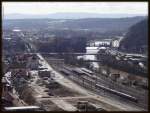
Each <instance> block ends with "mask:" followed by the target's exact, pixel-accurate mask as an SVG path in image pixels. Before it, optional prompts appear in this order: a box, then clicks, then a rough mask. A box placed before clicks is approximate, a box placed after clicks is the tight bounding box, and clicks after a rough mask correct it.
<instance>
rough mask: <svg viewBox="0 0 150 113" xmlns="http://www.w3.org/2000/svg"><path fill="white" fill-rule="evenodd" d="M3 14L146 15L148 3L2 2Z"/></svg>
mask: <svg viewBox="0 0 150 113" xmlns="http://www.w3.org/2000/svg"><path fill="white" fill-rule="evenodd" d="M2 5H3V10H4V11H3V12H4V15H5V14H16V13H17V14H50V13H66V12H69V13H70V12H71V13H73V12H77V13H80V12H85V13H100V14H110V13H111V14H137V15H138V14H142V15H148V2H2Z"/></svg>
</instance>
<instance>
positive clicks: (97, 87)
mask: <svg viewBox="0 0 150 113" xmlns="http://www.w3.org/2000/svg"><path fill="white" fill-rule="evenodd" d="M95 88H96V89H98V90H99V89H103V90H104V91H107V92H109V93H112V94H115V95H117V96H120V97H122V98H125V99H128V100H130V101H132V102H136V103H137V102H138V99H137V98H136V97H134V96H131V95H128V94H125V93H123V92H120V91H117V90H113V89H110V88H107V87H105V86H102V85H99V84H96V85H95Z"/></svg>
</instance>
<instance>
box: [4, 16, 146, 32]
mask: <svg viewBox="0 0 150 113" xmlns="http://www.w3.org/2000/svg"><path fill="white" fill-rule="evenodd" d="M144 18H145V17H144V16H140V17H129V18H86V19H17V20H4V24H3V25H4V28H14V27H19V28H23V29H24V28H25V29H34V28H47V29H56V30H58V29H59V30H60V29H65V30H71V29H72V30H85V31H94V32H100V33H107V32H112V33H113V32H121V33H124V32H126V31H127V29H128V28H129V27H130V26H132V25H134V24H136V23H137V22H139V21H141V20H143V19H144Z"/></svg>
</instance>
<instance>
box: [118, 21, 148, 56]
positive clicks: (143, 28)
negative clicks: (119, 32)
mask: <svg viewBox="0 0 150 113" xmlns="http://www.w3.org/2000/svg"><path fill="white" fill-rule="evenodd" d="M147 46H148V21H147V19H144V20H142V21H140V22H139V23H137V24H135V25H133V26H132V27H131V28H130V29H129V31H128V32H127V34H126V36H125V38H124V39H123V40H122V42H121V43H120V49H121V50H122V51H127V52H134V53H146V52H147V49H148V47H147Z"/></svg>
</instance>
